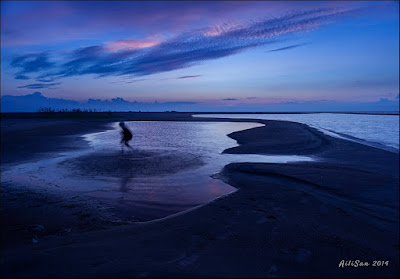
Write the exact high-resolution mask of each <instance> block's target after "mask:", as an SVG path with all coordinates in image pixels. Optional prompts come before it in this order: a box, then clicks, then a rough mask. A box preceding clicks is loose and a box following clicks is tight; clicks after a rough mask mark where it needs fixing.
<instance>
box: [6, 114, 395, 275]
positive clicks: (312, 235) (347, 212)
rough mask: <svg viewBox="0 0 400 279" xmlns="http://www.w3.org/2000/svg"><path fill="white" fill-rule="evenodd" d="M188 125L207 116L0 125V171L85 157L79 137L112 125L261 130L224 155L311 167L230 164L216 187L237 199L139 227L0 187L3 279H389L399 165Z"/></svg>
mask: <svg viewBox="0 0 400 279" xmlns="http://www.w3.org/2000/svg"><path fill="white" fill-rule="evenodd" d="M340 113H342V112H340ZM192 114H211V113H197V112H196V113H178V112H165V113H146V112H141V113H134V112H132V113H111V114H110V115H109V114H104V115H102V117H92V116H93V115H91V117H86V116H85V117H76V118H71V117H57V118H52V117H50V118H46V117H44V118H41V117H42V116H43V115H39V116H38V117H37V116H36V114H12V115H11V114H3V113H2V119H1V132H2V133H1V152H2V153H1V159H2V161H1V162H2V171H3V170H6V169H7V168H10V167H12V166H15V165H18V164H20V163H21V162H30V161H34V160H40V159H41V158H48V157H49V156H57V152H61V151H65V150H76V149H78V148H79V149H85V148H88V146H87V143H86V142H85V141H84V140H83V139H81V138H80V137H79V135H82V134H86V133H90V132H97V131H102V130H104V129H106V127H108V125H109V124H110V123H111V122H116V121H121V120H124V121H129V120H131V121H196V122H200V121H213V122H222V121H229V122H257V123H262V124H265V127H258V128H253V129H249V130H244V131H239V132H235V133H232V134H230V135H228V136H229V137H231V138H232V139H235V140H236V141H237V142H238V144H239V146H237V147H233V148H230V149H227V150H225V151H224V152H225V153H235V154H269V155H271V154H280V155H283V154H287V155H309V156H315V157H318V158H319V159H320V160H319V161H315V162H307V163H288V164H266V163H234V164H229V165H227V166H225V168H224V169H222V170H221V172H220V173H219V174H218V175H216V177H218V178H219V179H221V180H223V181H225V182H227V183H229V184H230V185H232V186H234V187H236V188H237V189H238V191H236V192H234V193H232V194H229V195H227V196H224V197H220V198H218V199H216V200H214V201H212V202H210V203H208V204H205V205H202V206H200V207H198V208H196V209H194V210H190V211H188V212H184V213H180V214H177V215H176V216H172V217H169V218H165V219H161V220H156V221H151V222H145V223H139V222H137V223H132V224H112V223H110V222H109V221H108V220H107V218H105V217H104V216H103V215H102V214H103V212H104V211H103V209H102V208H101V207H97V205H96V203H95V202H94V201H93V200H85V199H84V198H82V197H63V196H60V195H59V194H57V193H51V192H46V191H44V192H43V191H40V192H39V191H36V190H35V189H26V188H24V187H23V185H22V186H21V185H13V184H12V183H10V184H7V185H2V189H1V190H2V191H1V213H2V214H1V218H2V221H1V224H2V232H1V233H2V235H1V244H2V247H3V248H2V250H1V258H2V260H1V263H0V264H1V265H0V274H1V275H2V277H31V278H34V277H170V278H171V277H177V278H183V277H186V278H187V277H202V278H204V277H237V278H240V277H263V278H265V277H299V278H305V277H319V278H324V277H325V278H326V277H346V278H347V277H355V278H359V277H371V278H372V277H376V278H378V277H379V278H396V277H398V275H399V242H398V237H399V198H398V197H399V184H398V181H399V171H398V167H399V158H398V154H394V153H391V152H388V151H384V150H380V149H377V148H373V147H369V146H365V145H361V144H358V143H355V142H350V141H346V140H342V139H337V138H333V137H330V136H328V135H326V134H324V133H322V132H320V131H318V130H316V129H313V128H310V127H309V126H307V125H305V124H299V123H294V122H287V121H273V120H257V119H225V118H222V119H219V118H218V119H217V118H193V117H192ZM224 114H225V113H224ZM226 114H227V113H226ZM229 114H231V113H229ZM246 114H248V113H246ZM254 114H257V113H254ZM274 114H275V113H274ZM27 115H28V116H27ZM40 225H42V226H43V227H40ZM35 241H36V242H35ZM342 260H361V261H363V262H365V261H369V262H371V265H372V263H373V261H374V260H375V261H376V260H380V261H389V264H388V266H379V267H378V266H375V267H373V266H369V267H359V268H351V267H346V268H341V267H339V263H340V261H342Z"/></svg>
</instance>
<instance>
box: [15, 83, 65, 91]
mask: <svg viewBox="0 0 400 279" xmlns="http://www.w3.org/2000/svg"><path fill="white" fill-rule="evenodd" d="M60 84H61V83H60V82H55V83H33V84H28V85H24V86H18V88H28V89H43V88H47V89H55V86H57V85H60Z"/></svg>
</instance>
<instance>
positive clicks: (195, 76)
mask: <svg viewBox="0 0 400 279" xmlns="http://www.w3.org/2000/svg"><path fill="white" fill-rule="evenodd" d="M202 76H203V75H194V76H181V77H177V78H176V79H187V78H198V77H202Z"/></svg>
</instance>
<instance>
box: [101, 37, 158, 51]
mask: <svg viewBox="0 0 400 279" xmlns="http://www.w3.org/2000/svg"><path fill="white" fill-rule="evenodd" d="M157 44H159V41H157V40H119V41H115V42H107V43H105V45H106V47H107V48H108V50H109V51H119V50H129V49H138V48H147V47H152V46H155V45H157Z"/></svg>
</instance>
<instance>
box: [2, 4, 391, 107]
mask: <svg viewBox="0 0 400 279" xmlns="http://www.w3.org/2000/svg"><path fill="white" fill-rule="evenodd" d="M398 9H399V4H398V1H375V2H374V1H365V2H363V1H349V2H346V1H327V2H316V1H306V2H301V1H293V2H290V1H280V2H274V1H246V2H240V1H233V2H223V1H194V2H189V1H185V2H184V3H183V4H182V3H181V2H179V3H178V2H172V1H170V2H168V1H165V2H151V1H146V2H144V1H139V2H134V1H123V2H111V1H109V2H108V1H100V2H97V3H94V2H93V1H90V2H85V1H72V2H62V1H56V2H45V1H26V2H24V1H15V2H12V1H2V2H1V21H2V22H1V23H2V24H1V66H2V67H1V95H2V96H4V95H13V96H23V95H28V94H32V93H33V92H35V91H39V92H41V93H42V94H43V95H44V96H46V97H48V98H63V99H69V100H76V101H81V102H84V101H87V99H89V98H92V99H101V100H105V99H112V98H116V97H122V98H124V99H125V100H128V101H135V100H136V101H139V102H154V101H155V100H157V101H159V102H180V101H185V102H196V103H198V104H199V106H201V107H202V108H204V107H207V106H208V107H210V109H211V110H212V109H213V108H214V109H216V108H223V109H224V110H229V108H232V110H240V108H243V109H244V110H262V108H263V105H264V104H265V105H266V107H268V108H271V107H273V105H274V104H276V107H279V106H284V105H286V104H290V105H291V107H290V110H296V104H297V108H300V107H301V108H303V107H304V106H308V108H309V110H321V108H323V105H326V104H327V103H329V106H330V107H332V106H333V107H334V106H335V105H336V104H339V105H342V106H343V104H348V105H347V106H346V107H347V108H350V109H351V108H353V109H357V107H360V108H362V107H363V105H364V104H368V105H369V107H371V104H373V103H379V102H380V103H382V100H383V101H385V102H386V101H387V102H386V103H387V104H388V109H389V110H395V109H396V108H397V110H398V94H399V54H398V53H399V18H398V12H399V10H398ZM349 104H351V106H350V105H349ZM389 104H390V105H389ZM321 106H322V107H321ZM372 107H373V106H372ZM380 109H381V108H380Z"/></svg>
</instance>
